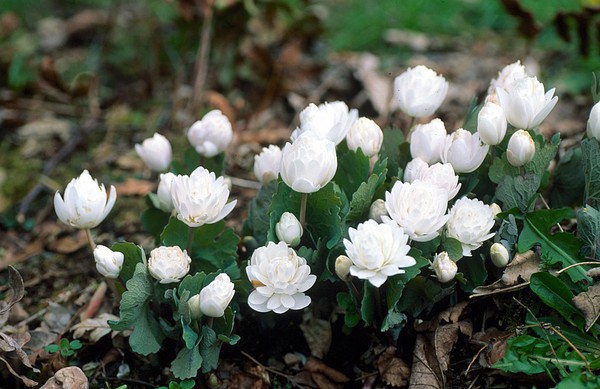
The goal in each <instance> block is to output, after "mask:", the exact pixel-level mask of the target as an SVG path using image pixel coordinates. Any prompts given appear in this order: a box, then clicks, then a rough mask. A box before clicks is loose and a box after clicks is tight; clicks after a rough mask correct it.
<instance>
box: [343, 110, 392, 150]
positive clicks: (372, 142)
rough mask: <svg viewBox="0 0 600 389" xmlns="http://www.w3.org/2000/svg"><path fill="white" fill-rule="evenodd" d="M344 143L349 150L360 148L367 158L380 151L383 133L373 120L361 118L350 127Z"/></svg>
mask: <svg viewBox="0 0 600 389" xmlns="http://www.w3.org/2000/svg"><path fill="white" fill-rule="evenodd" d="M346 143H347V144H348V148H349V149H350V150H353V151H356V150H358V149H359V148H360V149H361V150H362V152H363V153H364V154H365V155H366V156H367V157H372V156H374V155H377V153H379V150H380V149H381V144H382V143H383V131H381V128H380V127H379V126H378V125H377V123H375V122H374V121H373V120H371V119H368V118H365V117H362V118H360V119H358V120H357V121H356V122H354V124H353V125H352V127H350V130H349V131H348V134H347V135H346Z"/></svg>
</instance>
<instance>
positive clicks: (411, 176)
mask: <svg viewBox="0 0 600 389" xmlns="http://www.w3.org/2000/svg"><path fill="white" fill-rule="evenodd" d="M416 180H421V181H425V182H429V183H431V184H434V185H435V186H437V187H438V188H441V189H444V190H445V191H446V193H448V201H450V200H452V199H453V198H454V196H456V195H457V194H458V190H459V189H460V187H461V184H460V183H459V182H458V176H457V175H456V174H454V169H453V168H452V165H451V164H449V163H444V164H442V163H436V164H433V165H431V166H427V162H424V161H423V160H422V159H420V158H415V159H413V160H412V161H410V162H409V163H408V164H407V165H406V169H405V171H404V181H405V182H414V181H416Z"/></svg>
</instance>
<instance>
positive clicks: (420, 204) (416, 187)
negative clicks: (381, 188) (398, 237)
mask: <svg viewBox="0 0 600 389" xmlns="http://www.w3.org/2000/svg"><path fill="white" fill-rule="evenodd" d="M385 207H386V208H387V210H388V213H389V214H390V217H391V218H392V219H394V221H395V222H396V223H398V225H400V227H402V228H403V229H404V232H405V233H406V234H408V236H410V238H411V239H412V240H415V241H417V242H427V241H430V240H432V239H434V238H436V237H437V236H439V230H440V229H441V228H442V227H443V226H444V224H446V221H447V220H448V215H446V210H447V208H448V194H447V192H446V191H445V190H443V189H441V188H439V187H437V186H436V185H433V184H431V183H429V182H424V181H420V180H417V181H414V182H412V183H408V182H400V181H397V182H396V183H395V184H394V186H393V187H392V191H391V192H386V193H385Z"/></svg>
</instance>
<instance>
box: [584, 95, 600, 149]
mask: <svg viewBox="0 0 600 389" xmlns="http://www.w3.org/2000/svg"><path fill="white" fill-rule="evenodd" d="M586 133H587V136H588V138H596V140H598V141H599V142H600V102H599V103H596V104H594V106H593V107H592V111H591V112H590V117H589V118H588V121H587V128H586Z"/></svg>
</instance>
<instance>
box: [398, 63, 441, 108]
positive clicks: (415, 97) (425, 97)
mask: <svg viewBox="0 0 600 389" xmlns="http://www.w3.org/2000/svg"><path fill="white" fill-rule="evenodd" d="M447 92H448V82H447V81H446V79H445V78H444V77H443V76H441V75H438V74H437V73H436V72H434V71H433V70H431V69H429V68H427V67H426V66H423V65H419V66H416V67H414V68H408V70H406V71H405V72H404V73H402V74H400V75H399V76H398V77H396V79H395V80H394V96H395V98H396V100H397V101H398V104H399V105H400V109H401V110H402V112H404V113H405V114H407V115H408V116H413V117H417V118H421V117H425V116H430V115H433V113H434V112H435V110H436V109H438V108H439V106H440V105H441V104H442V101H443V100H444V98H445V97H446V93H447Z"/></svg>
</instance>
